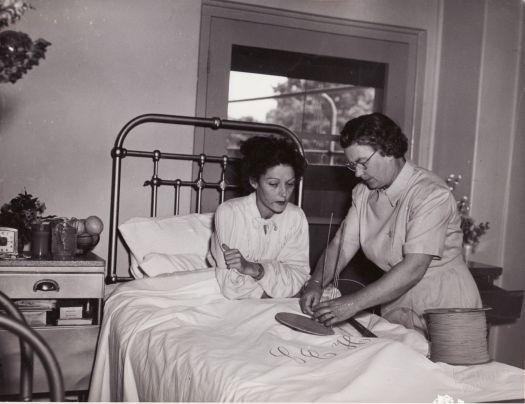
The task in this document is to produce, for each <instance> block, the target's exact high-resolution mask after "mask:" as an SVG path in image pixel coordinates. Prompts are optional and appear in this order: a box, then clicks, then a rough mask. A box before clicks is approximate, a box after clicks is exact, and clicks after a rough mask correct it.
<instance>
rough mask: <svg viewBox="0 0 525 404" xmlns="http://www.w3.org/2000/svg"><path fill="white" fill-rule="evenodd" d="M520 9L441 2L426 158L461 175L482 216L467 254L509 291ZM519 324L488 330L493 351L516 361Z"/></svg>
mask: <svg viewBox="0 0 525 404" xmlns="http://www.w3.org/2000/svg"><path fill="white" fill-rule="evenodd" d="M522 13H523V3H522V2H521V1H519V0H497V1H496V0H488V1H483V2H480V1H478V0H461V1H446V2H444V17H443V39H442V49H441V61H440V64H441V66H440V81H439V96H438V103H437V119H436V132H435V138H434V139H435V149H434V159H433V160H434V171H436V173H437V174H438V175H440V176H441V177H442V178H446V177H447V176H448V175H449V174H461V175H462V176H463V180H462V182H461V183H460V184H459V186H458V188H457V189H456V195H457V196H458V197H461V196H463V195H467V196H469V198H470V200H471V204H472V206H471V215H472V216H473V217H474V218H475V219H476V220H477V221H489V222H490V227H491V228H490V230H489V232H488V233H487V234H486V235H485V236H484V237H483V238H482V239H481V243H480V245H479V246H478V248H477V251H476V253H475V254H474V256H473V260H475V261H479V262H484V263H488V264H494V265H498V266H502V267H503V269H504V271H503V275H502V276H501V278H500V279H499V280H498V282H499V285H500V286H503V287H505V288H507V289H511V290H514V289H517V290H523V289H525V270H524V268H523V266H522V265H521V263H522V262H523V258H524V257H523V248H520V246H519V245H518V243H519V242H518V241H517V240H518V239H519V238H516V237H517V232H518V231H519V223H520V222H523V214H522V213H521V212H520V211H518V206H520V205H523V200H524V198H523V177H522V176H520V175H519V174H520V171H519V170H520V168H521V169H522V168H523V157H521V153H518V152H517V151H518V150H523V149H520V148H519V147H517V146H519V145H520V143H519V142H522V141H523V140H522V136H518V134H519V132H518V133H516V132H515V126H516V119H517V117H519V116H520V114H519V111H516V105H517V104H516V100H517V97H519V96H520V94H521V89H522V88H523V84H521V86H520V85H519V84H518V82H517V79H518V74H519V72H521V75H523V69H521V70H520V69H519V60H520V57H522V54H523V49H522V42H521V38H520V35H521V31H520V30H522V29H523V14H522ZM521 108H522V107H521ZM522 133H523V132H522ZM516 170H517V171H516ZM524 324H525V323H524V320H523V316H522V319H521V320H520V321H519V322H517V323H515V324H512V325H505V326H498V327H493V328H492V329H491V335H490V342H491V347H490V348H491V354H492V356H493V357H494V358H496V359H498V360H502V361H505V362H507V363H512V364H514V365H518V366H522V367H523V366H524V363H523V358H524V357H525V351H524V344H523V341H524V339H523V330H524ZM519 341H521V342H519ZM518 342H519V343H518Z"/></svg>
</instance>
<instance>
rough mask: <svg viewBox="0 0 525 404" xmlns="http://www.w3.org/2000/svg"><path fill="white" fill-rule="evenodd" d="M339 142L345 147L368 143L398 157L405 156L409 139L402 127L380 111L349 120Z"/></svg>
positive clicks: (375, 148) (387, 154) (383, 152)
mask: <svg viewBox="0 0 525 404" xmlns="http://www.w3.org/2000/svg"><path fill="white" fill-rule="evenodd" d="M339 143H340V144H341V147H343V148H344V149H346V148H347V147H349V146H350V145H352V144H353V143H356V144H359V145H368V146H371V147H372V148H373V149H374V150H379V151H381V153H382V154H383V155H386V156H393V157H396V158H400V157H403V156H404V155H405V153H406V152H407V150H408V139H407V137H406V135H405V134H404V133H403V131H402V130H401V128H400V127H399V126H398V125H397V124H396V123H395V122H394V121H393V120H392V119H390V118H389V117H387V116H386V115H383V114H381V113H379V112H374V113H372V114H368V115H361V116H359V117H357V118H354V119H351V120H349V121H348V122H347V123H346V125H345V127H344V128H343V130H342V131H341V137H340V138H339Z"/></svg>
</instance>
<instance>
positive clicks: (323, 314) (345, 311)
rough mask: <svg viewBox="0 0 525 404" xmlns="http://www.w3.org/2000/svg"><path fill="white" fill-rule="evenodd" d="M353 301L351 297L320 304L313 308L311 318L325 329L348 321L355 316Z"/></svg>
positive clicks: (355, 310) (356, 310) (355, 309)
mask: <svg viewBox="0 0 525 404" xmlns="http://www.w3.org/2000/svg"><path fill="white" fill-rule="evenodd" d="M358 311H359V310H358V309H357V308H356V305H355V301H354V299H353V298H352V296H351V295H347V296H341V297H339V298H337V299H333V300H327V301H325V302H321V303H319V304H317V305H315V306H314V307H313V318H314V319H315V320H317V321H319V322H320V323H323V324H324V325H325V326H327V327H331V326H333V325H335V324H337V323H341V322H343V321H345V320H348V319H349V318H350V317H353V316H354V315H356V314H357V312H358Z"/></svg>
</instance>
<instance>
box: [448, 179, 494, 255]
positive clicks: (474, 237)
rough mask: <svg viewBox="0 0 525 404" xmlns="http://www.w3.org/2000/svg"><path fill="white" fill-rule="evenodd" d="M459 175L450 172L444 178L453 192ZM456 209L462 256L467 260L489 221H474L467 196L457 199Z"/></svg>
mask: <svg viewBox="0 0 525 404" xmlns="http://www.w3.org/2000/svg"><path fill="white" fill-rule="evenodd" d="M461 179H462V178H461V175H455V174H450V175H449V176H448V178H447V180H446V182H447V185H448V187H449V189H450V190H451V191H452V192H454V191H455V189H456V186H457V185H458V184H459V182H460V181H461ZM457 206H458V211H459V214H460V215H461V231H462V232H463V257H464V258H465V261H467V263H468V261H469V258H470V254H471V253H473V252H475V251H476V247H477V246H478V244H479V242H480V239H481V236H483V235H484V234H485V233H487V231H488V230H489V229H490V227H489V222H480V223H476V221H475V220H474V218H473V217H471V216H470V202H469V198H468V196H464V197H463V198H461V199H460V200H458V201H457Z"/></svg>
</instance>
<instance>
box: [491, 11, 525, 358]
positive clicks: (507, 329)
mask: <svg viewBox="0 0 525 404" xmlns="http://www.w3.org/2000/svg"><path fill="white" fill-rule="evenodd" d="M510 12H514V13H516V15H517V16H519V17H520V21H521V26H520V30H521V32H520V33H519V34H521V37H520V36H518V37H517V38H513V41H512V42H510V43H511V47H510V48H511V50H512V51H513V52H515V50H516V49H517V50H519V58H520V60H519V64H518V71H517V77H516V85H515V87H514V89H513V91H511V92H512V93H513V98H514V107H513V108H511V110H510V112H511V113H512V117H511V118H512V119H511V120H510V122H509V123H510V124H513V125H514V130H515V132H514V136H513V137H511V139H510V140H511V147H510V153H509V155H508V156H503V161H504V162H505V161H506V162H507V164H506V171H507V173H508V176H507V178H508V180H507V181H506V186H507V189H508V191H507V192H506V193H505V195H506V196H507V200H506V201H505V203H506V205H507V215H506V217H505V232H504V236H505V238H504V240H505V242H504V244H503V247H502V250H503V266H504V268H505V272H504V276H503V280H502V283H501V286H502V287H504V288H506V289H510V290H514V289H525V279H524V278H525V268H524V265H523V263H524V262H525V249H524V248H523V229H525V215H524V214H523V206H524V203H523V202H524V201H525V181H524V180H523V179H524V178H525V155H524V154H523V151H524V150H525V98H524V97H525V91H524V90H525V55H524V53H523V45H524V44H525V26H524V25H525V24H524V23H525V7H524V6H523V5H522V7H521V8H520V9H519V10H510ZM509 157H510V158H509ZM524 341H525V308H522V315H521V318H520V320H519V322H517V324H514V325H509V326H504V327H500V330H499V333H498V351H497V358H498V360H500V361H502V362H505V363H512V364H515V365H517V366H521V367H524V368H525V349H524V347H523V345H524ZM513 347H518V352H516V351H515V350H514V349H513ZM519 347H521V351H519Z"/></svg>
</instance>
